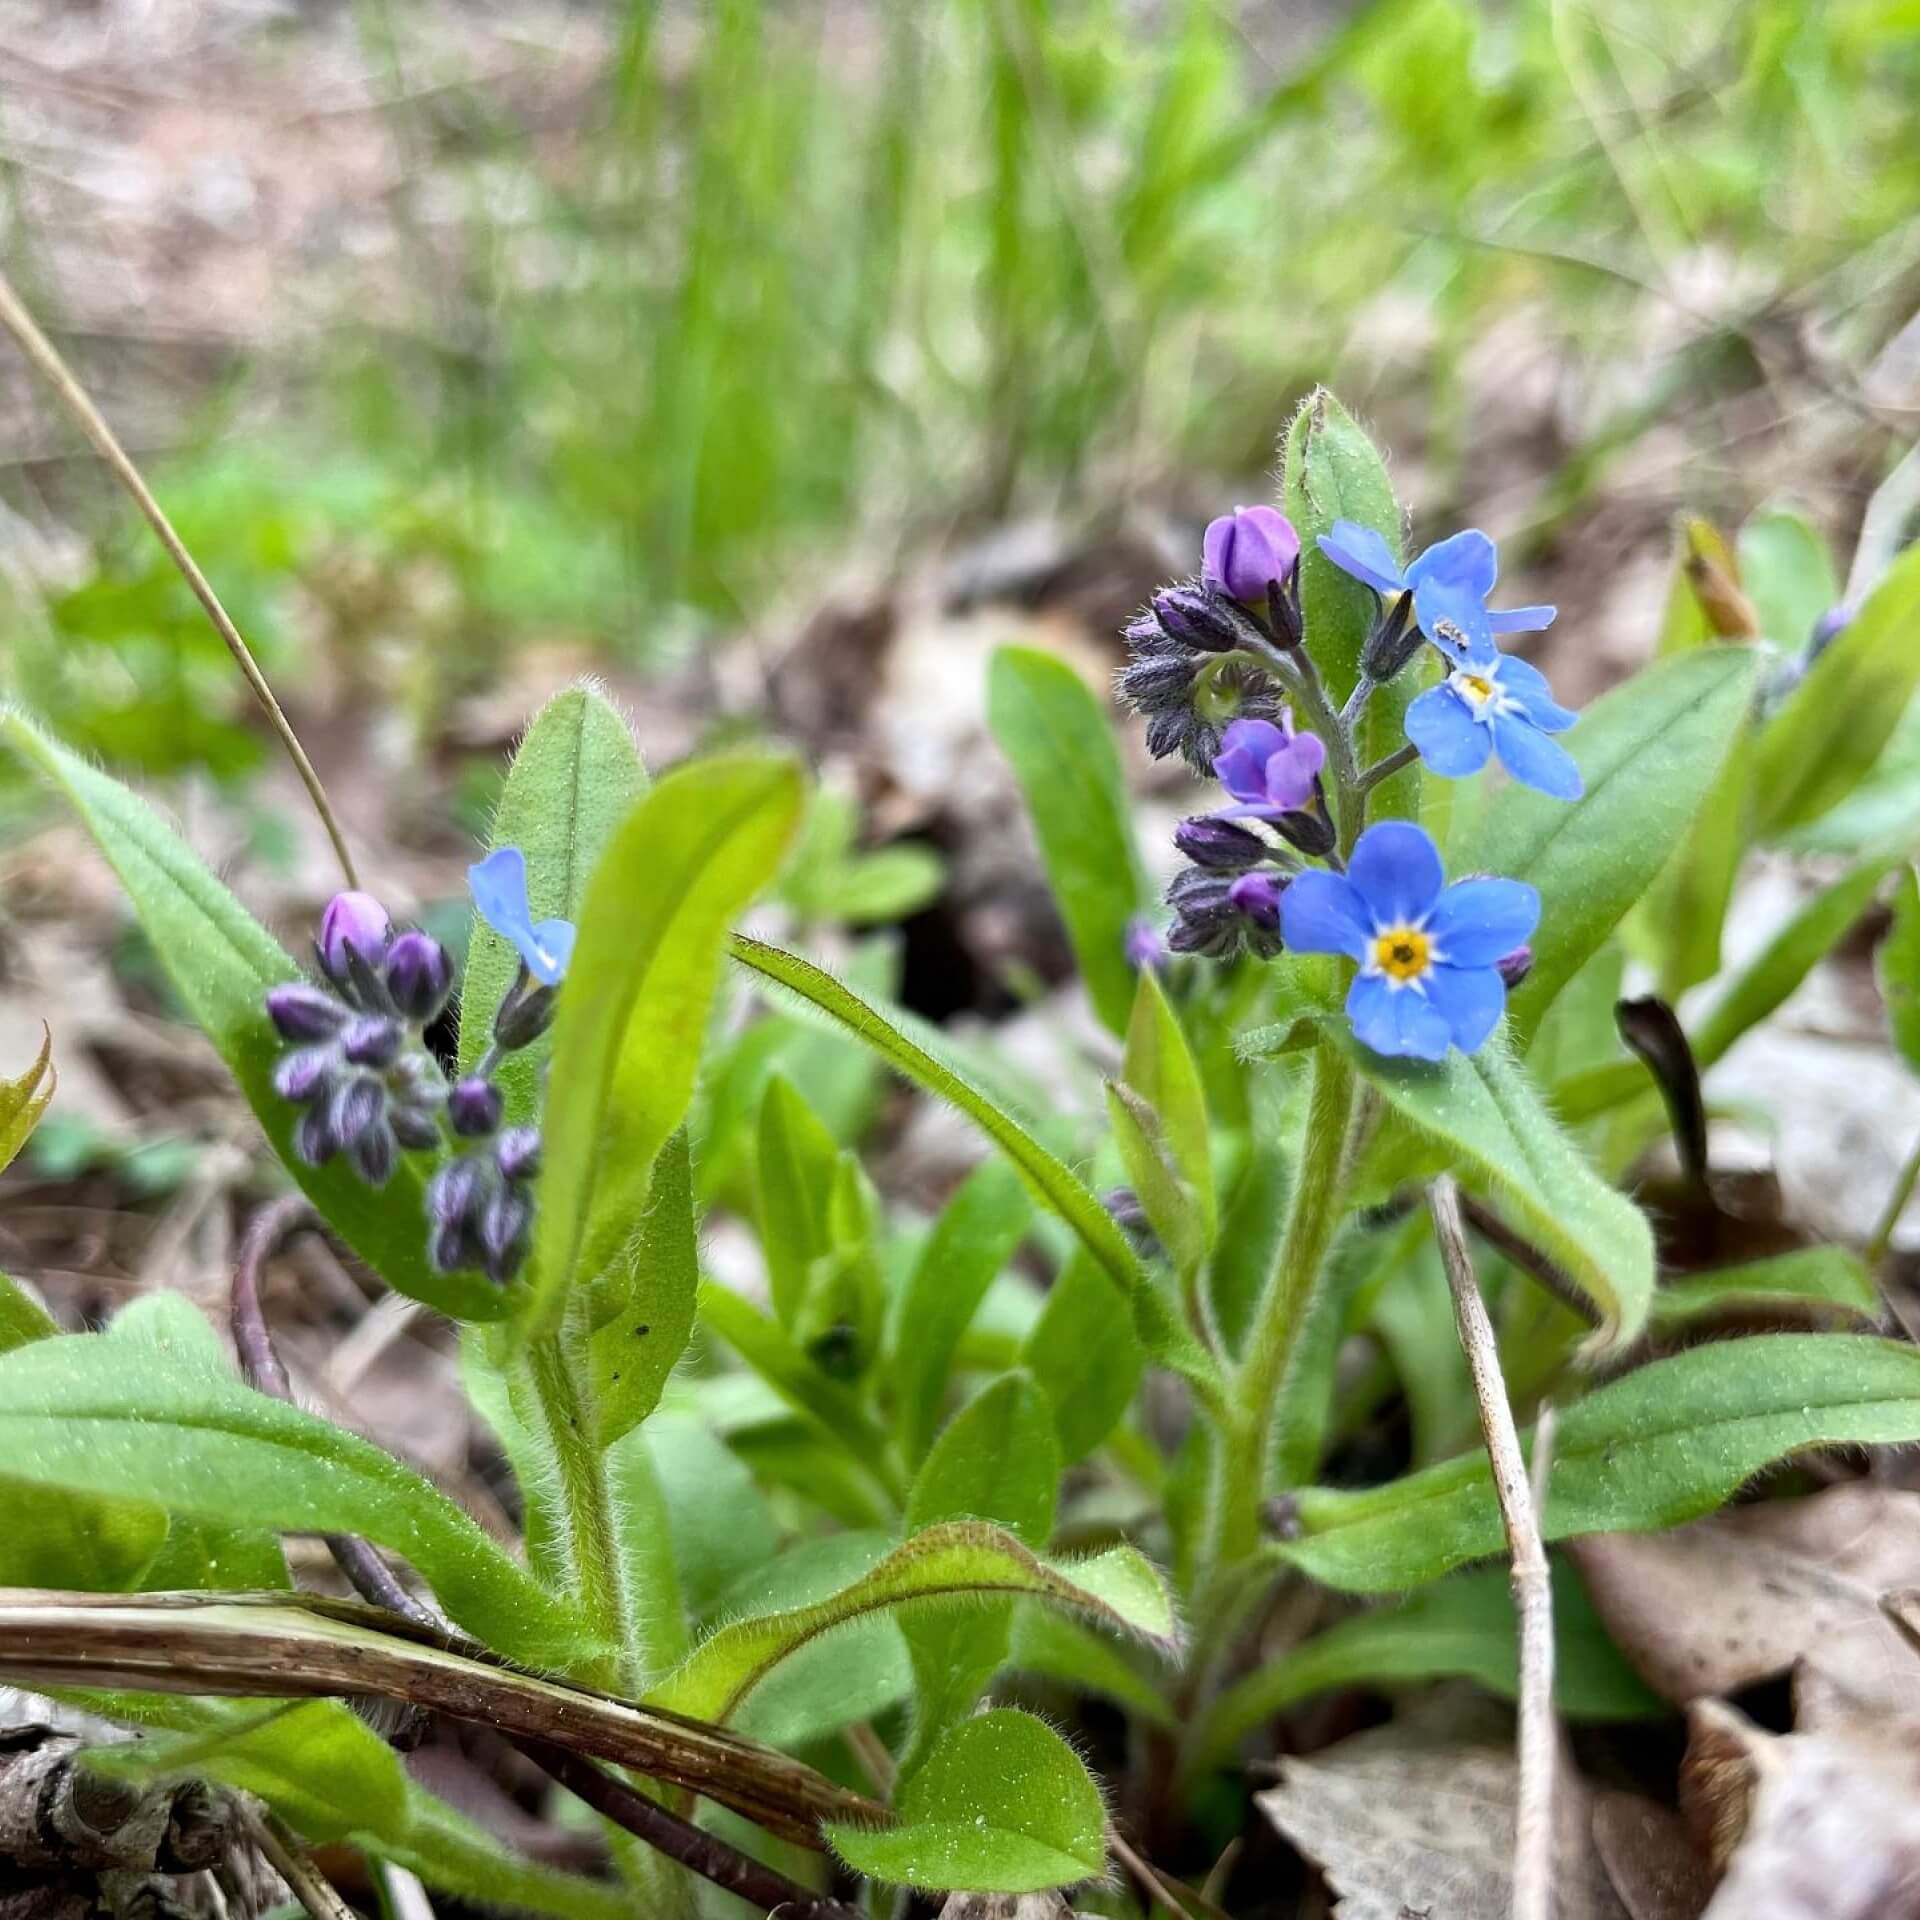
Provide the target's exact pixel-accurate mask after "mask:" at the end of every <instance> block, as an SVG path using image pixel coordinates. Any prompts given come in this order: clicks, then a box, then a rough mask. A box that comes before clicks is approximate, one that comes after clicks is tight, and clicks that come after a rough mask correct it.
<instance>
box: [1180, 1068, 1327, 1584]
mask: <svg viewBox="0 0 1920 1920" xmlns="http://www.w3.org/2000/svg"><path fill="white" fill-rule="evenodd" d="M1312 1072H1313V1085H1312V1089H1311V1092H1310V1094H1309V1097H1308V1102H1307V1123H1306V1132H1305V1136H1304V1138H1303V1139H1302V1142H1301V1152H1300V1165H1299V1168H1298V1171H1297V1173H1296V1175H1295V1179H1294V1188H1293V1202H1292V1210H1291V1212H1290V1213H1289V1215H1288V1218H1287V1230H1286V1234H1285V1236H1284V1237H1283V1239H1282V1240H1281V1243H1280V1258H1279V1261H1278V1263H1277V1264H1276V1266H1275V1268H1274V1272H1273V1277H1272V1279H1271V1280H1270V1281H1269V1282H1268V1283H1267V1290H1266V1294H1265V1296H1264V1297H1263V1298H1262V1300H1261V1302H1260V1311H1259V1314H1258V1316H1257V1317H1256V1318H1255V1320H1254V1324H1253V1329H1252V1332H1251V1334H1250V1335H1249V1337H1248V1340H1247V1348H1246V1357H1245V1359H1244V1360H1243V1361H1242V1362H1241V1364H1240V1370H1239V1373H1238V1376H1237V1377H1236V1379H1235V1381H1234V1387H1233V1408H1232V1419H1231V1421H1230V1423H1229V1425H1228V1428H1227V1431H1226V1432H1225V1433H1223V1434H1222V1435H1221V1450H1222V1458H1221V1472H1220V1481H1219V1487H1218V1507H1217V1510H1216V1513H1215V1516H1214V1529H1215V1531H1214V1538H1215V1543H1216V1544H1215V1552H1214V1556H1213V1560H1214V1565H1215V1567H1216V1569H1224V1568H1228V1567H1232V1566H1234V1565H1236V1564H1237V1563H1238V1562H1240V1561H1242V1560H1244V1559H1246V1558H1247V1557H1248V1556H1249V1555H1250V1554H1251V1553H1252V1552H1253V1551H1254V1549H1255V1547H1256V1546H1258V1544H1259V1540H1260V1503H1261V1500H1262V1498H1263V1497H1264V1494H1265V1488H1266V1471H1267V1455H1268V1452H1269V1450H1270V1448H1271V1446H1272V1440H1273V1415H1274V1405H1275V1402H1276V1400H1277V1399H1278V1397H1279V1393H1280V1388H1281V1385H1282V1383H1283V1382H1284V1381H1285V1379H1286V1373H1287V1365H1288V1362H1289V1361H1290V1360H1291V1359H1292V1358H1293V1350H1294V1347H1295V1345H1296V1344H1297V1342H1298V1340H1299V1335H1300V1328H1301V1326H1302V1325H1303V1324H1304V1322H1305V1320H1306V1314H1307V1306H1308V1303H1309V1302H1310V1301H1311V1300H1312V1298H1313V1290H1314V1287H1315V1286H1316V1285H1317V1284H1318V1282H1319V1279H1320V1275H1321V1272H1322V1270H1323V1269H1324V1268H1325V1266H1326V1262H1327V1253H1328V1250H1329V1249H1330V1248H1331V1247H1332V1245H1333V1238H1334V1234H1335V1232H1336V1230H1337V1229H1338V1227H1339V1224H1340V1212H1341V1200H1342V1196H1343V1192H1344V1188H1345V1175H1346V1157H1347V1129H1348V1124H1349V1122H1350V1121H1351V1119H1352V1116H1353V1105H1354V1090H1355V1083H1354V1075H1353V1069H1352V1068H1351V1067H1350V1066H1348V1064H1347V1063H1346V1061H1345V1060H1344V1059H1342V1058H1341V1056H1340V1055H1339V1054H1338V1053H1336V1052H1335V1051H1334V1049H1333V1048H1332V1047H1331V1046H1328V1045H1324V1044H1323V1045H1322V1046H1320V1047H1319V1048H1317V1049H1316V1050H1315V1053H1314V1060H1313V1068H1312Z"/></svg>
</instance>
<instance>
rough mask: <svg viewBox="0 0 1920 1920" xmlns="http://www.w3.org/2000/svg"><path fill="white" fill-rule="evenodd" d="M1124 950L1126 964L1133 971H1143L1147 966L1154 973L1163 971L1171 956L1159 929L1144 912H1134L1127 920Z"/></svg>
mask: <svg viewBox="0 0 1920 1920" xmlns="http://www.w3.org/2000/svg"><path fill="white" fill-rule="evenodd" d="M1125 951H1126V956H1127V965H1128V966H1130V967H1131V968H1132V969H1133V970H1134V972H1135V973H1144V972H1146V971H1147V969H1148V968H1149V967H1151V968H1152V969H1153V971H1154V972H1155V973H1164V972H1165V971H1166V970H1167V962H1168V960H1169V959H1170V958H1171V957H1172V956H1171V955H1170V954H1169V953H1168V952H1167V943H1166V941H1165V940H1163V939H1162V938H1161V937H1160V929H1159V928H1158V927H1157V926H1155V925H1154V923H1153V921H1152V920H1151V919H1150V918H1149V917H1148V916H1147V915H1146V914H1144V913H1136V914H1134V915H1133V916H1132V917H1131V918H1130V919H1129V920H1128V921H1127V934H1126V941H1125Z"/></svg>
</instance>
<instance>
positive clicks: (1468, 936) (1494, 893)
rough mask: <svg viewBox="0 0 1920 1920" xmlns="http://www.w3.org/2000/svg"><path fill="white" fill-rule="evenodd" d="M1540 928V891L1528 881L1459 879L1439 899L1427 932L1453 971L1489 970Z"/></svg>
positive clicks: (1442, 959) (1442, 962) (1441, 963)
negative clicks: (1466, 969)
mask: <svg viewBox="0 0 1920 1920" xmlns="http://www.w3.org/2000/svg"><path fill="white" fill-rule="evenodd" d="M1539 924H1540V890H1539V889H1538V888H1537V887H1531V886H1529V885H1528V884H1527V883H1526V881H1524V880H1500V879H1494V878H1491V877H1489V878H1487V879H1482V880H1456V881H1455V882H1454V883H1453V885H1452V886H1450V887H1449V888H1448V889H1447V890H1446V892H1445V893H1443V894H1442V895H1441V896H1440V899H1439V901H1438V903H1437V904H1436V905H1435V907H1434V909H1433V912H1432V914H1431V916H1430V917H1429V918H1428V920H1427V931H1428V932H1429V933H1430V934H1432V935H1433V944H1434V947H1435V949H1436V950H1437V952H1438V955H1439V961H1438V964H1440V965H1443V966H1449V967H1490V966H1492V965H1493V963H1494V962H1495V961H1496V960H1498V959H1500V958H1501V957H1502V956H1503V955H1505V954H1509V953H1511V952H1512V951H1513V950H1514V948H1515V947H1519V946H1524V945H1525V944H1526V942H1527V940H1528V939H1529V938H1530V937H1531V935H1532V933H1533V930H1534V928H1535V927H1537V926H1538V925H1539Z"/></svg>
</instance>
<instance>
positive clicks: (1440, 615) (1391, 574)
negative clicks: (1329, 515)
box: [1320, 520, 1554, 662]
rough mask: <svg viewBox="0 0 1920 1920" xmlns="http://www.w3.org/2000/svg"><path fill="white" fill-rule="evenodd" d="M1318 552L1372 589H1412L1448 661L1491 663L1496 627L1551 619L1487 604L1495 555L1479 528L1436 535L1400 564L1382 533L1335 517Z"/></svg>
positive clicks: (1423, 624)
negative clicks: (1433, 539)
mask: <svg viewBox="0 0 1920 1920" xmlns="http://www.w3.org/2000/svg"><path fill="white" fill-rule="evenodd" d="M1320 551H1321V552H1322V553H1324V554H1325V555H1326V556H1327V558H1328V559H1329V560H1331V561H1332V562H1333V564H1334V565H1335V566H1336V567H1338V568H1339V569H1340V570H1341V571H1342V572H1343V573H1350V574H1352V575H1353V577H1354V578H1355V579H1356V580H1364V581H1365V582H1366V583H1367V585H1368V586H1370V587H1372V588H1373V590H1374V591H1375V592H1376V593H1410V594H1412V595H1413V617H1414V619H1415V620H1417V621H1418V622H1419V623H1420V631H1421V632H1422V633H1424V634H1425V635H1426V636H1427V638H1428V639H1429V640H1431V641H1432V642H1433V644H1434V645H1435V646H1436V647H1438V648H1439V649H1440V651H1441V652H1442V653H1444V654H1445V655H1446V656H1447V658H1448V659H1450V660H1454V661H1467V660H1471V661H1482V662H1484V661H1490V660H1492V659H1493V658H1494V657H1495V653H1496V649H1495V647H1494V644H1493V636H1494V635H1495V634H1496V633H1538V632H1539V631H1540V630H1541V629H1542V628H1543V627H1550V626H1552V624H1553V615H1554V609H1553V608H1552V607H1506V608H1502V609H1499V610H1497V611H1496V610H1495V609H1493V608H1491V607H1489V606H1488V605H1487V595H1488V594H1490V593H1491V592H1492V591H1493V586H1494V582H1495V581H1496V580H1497V579H1498V578H1499V577H1500V561H1499V556H1498V554H1496V552H1495V551H1494V545H1493V542H1492V541H1491V540H1489V539H1488V538H1487V536H1486V535H1485V534H1484V533H1482V532H1481V531H1480V529H1479V528H1478V527H1469V528H1467V530H1466V531H1465V532H1464V533H1456V534H1452V535H1450V536H1449V537H1448V538H1447V539H1445V540H1439V541H1436V542H1435V543H1434V544H1433V545H1432V546H1430V547H1429V548H1427V550H1426V551H1425V552H1424V553H1421V554H1419V555H1417V556H1416V557H1415V558H1413V559H1412V560H1409V561H1408V562H1407V564H1406V565H1405V566H1404V567H1403V566H1401V564H1400V563H1399V561H1397V560H1396V559H1395V558H1394V557H1393V549H1392V548H1391V547H1389V546H1388V545H1387V543H1386V540H1385V539H1384V538H1383V537H1382V536H1381V535H1380V534H1378V533H1376V532H1374V530H1373V529H1372V528H1371V527H1363V526H1361V525H1360V524H1359V523H1358V522H1357V521H1353V520H1336V521H1335V522H1334V523H1333V530H1332V531H1331V532H1330V533H1323V534H1322V535H1321V536H1320Z"/></svg>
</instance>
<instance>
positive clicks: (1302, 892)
mask: <svg viewBox="0 0 1920 1920" xmlns="http://www.w3.org/2000/svg"><path fill="white" fill-rule="evenodd" d="M1372 937H1373V921H1372V918H1371V916H1370V915H1369V914H1368V912H1367V903H1366V902H1365V901H1364V900H1362V899H1361V897H1360V895H1359V893H1358V891H1357V890H1356V889H1355V887H1354V885H1353V882H1352V881H1350V880H1349V879H1347V878H1346V876H1345V875H1344V874H1338V873H1326V872H1323V871H1322V870H1321V869H1320V868H1318V867H1312V868H1309V869H1308V871H1307V872H1305V873H1303V874H1301V875H1299V877H1298V878H1297V879H1295V880H1294V881H1293V882H1292V884H1291V885H1289V886H1288V888H1287V890H1286V891H1285V892H1284V893H1283V894H1281V896H1280V938H1281V939H1282V940H1283V941H1285V942H1286V944H1287V945H1288V946H1289V947H1291V948H1293V949H1294V951H1295V952H1296V953H1344V954H1346V955H1347V956H1348V958H1349V959H1353V960H1360V959H1364V958H1365V956H1366V951H1367V943H1368V941H1369V940H1370V939H1371V938H1372Z"/></svg>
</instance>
